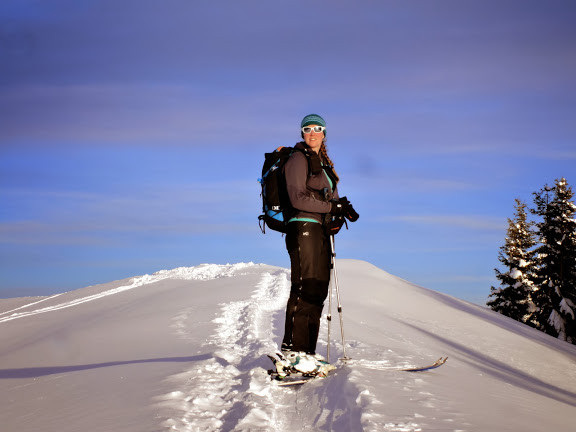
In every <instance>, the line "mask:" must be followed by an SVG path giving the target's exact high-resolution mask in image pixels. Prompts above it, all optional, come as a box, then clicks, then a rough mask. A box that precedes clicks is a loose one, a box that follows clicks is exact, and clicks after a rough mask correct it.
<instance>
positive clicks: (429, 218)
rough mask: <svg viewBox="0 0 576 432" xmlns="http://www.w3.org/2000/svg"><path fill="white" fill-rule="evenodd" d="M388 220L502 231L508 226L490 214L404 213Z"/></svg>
mask: <svg viewBox="0 0 576 432" xmlns="http://www.w3.org/2000/svg"><path fill="white" fill-rule="evenodd" d="M386 220H392V221H398V222H405V223H408V224H415V225H435V226H443V227H458V228H466V229H472V230H480V231H498V232H501V231H502V230H503V229H505V227H506V222H505V221H501V220H498V219H496V218H494V217H488V216H469V215H454V214H446V215H438V214H437V215H402V216H391V217H389V218H386Z"/></svg>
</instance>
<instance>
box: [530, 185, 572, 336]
mask: <svg viewBox="0 0 576 432" xmlns="http://www.w3.org/2000/svg"><path fill="white" fill-rule="evenodd" d="M534 195H535V198H534V203H535V205H536V208H535V209H533V210H532V212H533V213H534V214H535V215H537V216H539V217H540V218H541V220H540V221H539V222H537V224H536V226H537V234H538V240H539V242H540V245H539V246H538V247H537V249H536V252H537V261H538V266H537V267H538V270H537V277H536V286H537V289H536V290H535V291H534V293H533V295H532V300H533V302H534V304H535V306H536V310H535V312H534V314H533V316H532V317H531V318H532V320H533V321H535V322H537V327H538V328H540V329H541V330H543V331H545V332H546V333H548V334H551V335H553V336H556V337H558V338H559V339H562V340H565V341H567V342H570V343H574V344H576V221H575V220H574V215H575V213H576V205H575V204H574V202H573V201H572V198H573V196H574V194H573V192H572V189H571V188H570V187H569V186H568V184H567V182H566V179H564V178H561V179H559V180H558V179H557V180H556V181H555V184H554V186H553V187H548V186H546V187H544V188H543V189H542V190H540V191H539V192H535V193H534Z"/></svg>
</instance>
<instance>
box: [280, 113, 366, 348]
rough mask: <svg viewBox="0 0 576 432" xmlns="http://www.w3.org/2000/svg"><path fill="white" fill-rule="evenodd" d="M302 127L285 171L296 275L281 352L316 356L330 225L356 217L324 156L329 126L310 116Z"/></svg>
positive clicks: (289, 244) (288, 238)
mask: <svg viewBox="0 0 576 432" xmlns="http://www.w3.org/2000/svg"><path fill="white" fill-rule="evenodd" d="M300 126H301V131H302V132H301V135H302V138H303V139H304V141H303V142H299V143H298V144H296V146H295V148H296V149H297V150H299V151H295V152H294V153H293V154H292V155H291V156H290V159H289V160H288V162H287V163H286V165H285V168H284V173H285V177H286V186H287V191H288V196H289V198H290V202H291V204H292V207H293V208H294V211H293V217H291V218H290V219H289V222H288V228H287V233H286V249H287V250H288V254H289V255H290V263H291V272H292V273H291V289H290V298H289V299H288V304H287V306H286V323H285V331H284V339H283V341H282V351H284V352H286V351H292V352H299V353H306V354H310V355H316V342H317V340H318V332H319V330H320V317H321V315H322V309H323V306H324V300H326V297H327V295H328V285H329V283H330V269H331V267H332V263H331V261H332V253H331V247H330V235H332V234H333V232H334V231H331V227H332V226H331V224H332V222H333V221H334V219H335V218H336V219H341V221H342V223H343V222H344V220H343V216H345V217H346V218H348V219H349V220H351V221H355V220H356V219H357V218H358V214H357V213H356V212H355V211H354V209H353V208H352V205H351V204H350V203H349V202H348V200H347V199H346V198H345V197H343V198H339V196H338V188H337V183H338V180H339V178H338V175H337V174H336V172H335V171H334V165H333V163H332V161H331V160H330V158H329V157H328V153H327V152H326V122H325V121H324V119H323V118H322V117H320V116H319V115H317V114H310V115H307V116H306V117H304V119H303V120H302V122H301V125H300ZM340 226H341V223H340ZM336 232H337V230H336ZM317 357H318V356H317Z"/></svg>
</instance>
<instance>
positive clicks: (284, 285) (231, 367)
mask: <svg viewBox="0 0 576 432" xmlns="http://www.w3.org/2000/svg"><path fill="white" fill-rule="evenodd" d="M289 290H290V288H289V282H288V277H287V272H286V271H284V270H280V271H278V272H276V273H275V274H271V273H264V274H263V275H262V278H261V280H260V282H259V283H258V284H257V286H256V290H255V291H254V293H253V295H252V297H251V298H249V299H248V300H242V301H237V302H230V303H226V304H224V305H222V306H221V313H220V314H219V316H218V317H216V318H215V319H214V320H213V322H214V323H215V324H216V331H215V333H214V335H212V337H211V338H210V339H209V340H208V341H207V342H206V343H205V346H206V347H208V348H212V349H214V354H213V358H211V359H209V360H205V361H202V362H198V363H196V364H195V365H194V367H193V368H192V369H190V370H188V371H185V372H182V373H180V374H177V375H174V376H171V377H169V378H168V381H169V382H170V383H171V384H172V387H173V388H176V390H174V391H172V392H170V393H168V394H165V395H162V396H159V397H158V398H156V402H157V404H158V406H160V407H164V408H166V409H167V410H169V411H171V412H172V413H173V415H172V416H171V417H170V418H168V419H167V420H165V421H164V422H163V426H164V427H165V428H166V429H168V430H174V431H182V432H184V431H220V430H238V431H240V430H284V427H283V425H284V421H283V419H282V418H281V414H282V409H281V407H279V406H278V403H275V401H277V399H278V397H277V395H276V396H275V395H274V394H273V393H274V391H275V390H276V391H277V390H278V388H275V387H274V386H272V385H271V384H270V380H269V378H268V374H267V372H266V370H265V368H264V366H267V364H266V362H265V361H263V359H264V358H265V355H266V354H267V353H273V352H274V351H275V350H276V349H277V345H276V342H275V340H274V338H275V336H274V329H273V326H272V323H273V321H274V319H273V316H274V314H275V313H276V312H278V311H281V310H283V308H284V306H285V304H286V300H287V295H288V292H289ZM187 318H188V314H187V313H186V311H184V312H183V313H181V314H180V315H178V316H177V317H176V318H175V323H174V325H173V327H174V328H175V329H176V331H177V333H178V334H179V335H180V336H183V337H185V333H186V332H185V329H186V325H185V323H184V322H185V321H186V320H187ZM266 360H267V359H266Z"/></svg>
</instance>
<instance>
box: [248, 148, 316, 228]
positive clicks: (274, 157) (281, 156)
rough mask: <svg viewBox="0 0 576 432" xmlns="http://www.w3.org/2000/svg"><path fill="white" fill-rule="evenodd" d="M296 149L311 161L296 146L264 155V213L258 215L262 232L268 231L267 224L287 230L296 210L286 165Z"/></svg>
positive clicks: (308, 157)
mask: <svg viewBox="0 0 576 432" xmlns="http://www.w3.org/2000/svg"><path fill="white" fill-rule="evenodd" d="M295 151H301V152H302V153H304V154H305V155H306V159H308V161H310V156H309V155H308V153H307V152H306V151H304V150H300V149H297V148H294V147H278V148H277V149H276V150H275V151H273V152H272V153H266V154H265V155H264V165H263V166H262V178H260V179H258V181H259V182H260V185H261V186H262V193H261V194H260V196H261V197H262V214H261V215H260V216H258V224H259V225H260V229H261V230H262V233H264V234H265V233H266V226H268V228H270V229H271V230H274V231H279V232H281V233H285V232H286V224H287V222H288V220H289V219H290V214H291V213H293V212H294V209H293V208H292V205H291V204H290V198H289V197H288V191H287V190H286V178H285V177H284V165H286V162H287V161H288V159H289V158H290V156H292V153H294V152H295Z"/></svg>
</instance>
